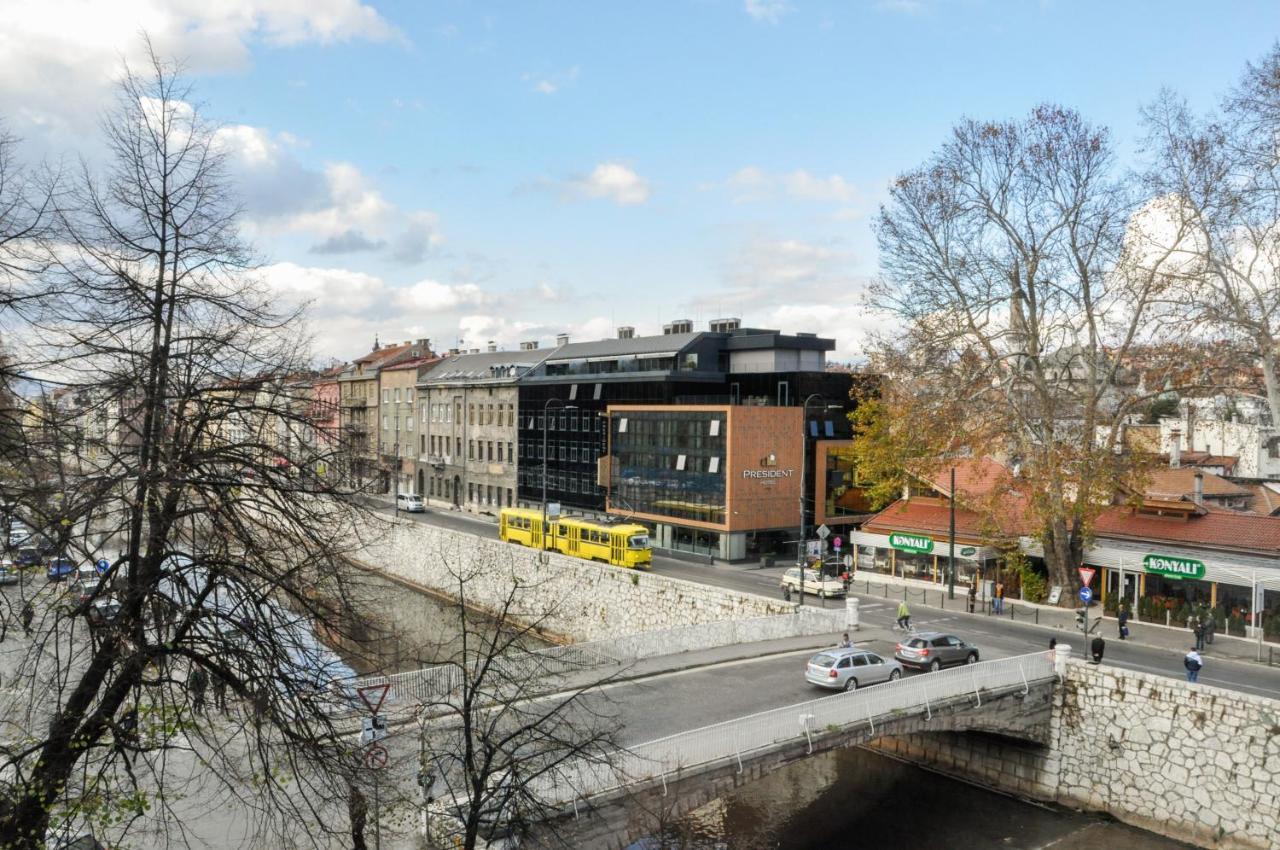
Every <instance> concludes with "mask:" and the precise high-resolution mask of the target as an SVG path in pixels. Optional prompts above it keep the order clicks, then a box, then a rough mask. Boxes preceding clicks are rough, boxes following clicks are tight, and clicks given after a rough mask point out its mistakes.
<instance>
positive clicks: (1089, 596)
mask: <svg viewBox="0 0 1280 850" xmlns="http://www.w3.org/2000/svg"><path fill="white" fill-rule="evenodd" d="M1092 600H1093V591H1092V590H1090V589H1089V588H1087V587H1082V588H1080V601H1081V602H1086V603H1087V602H1090V601H1092Z"/></svg>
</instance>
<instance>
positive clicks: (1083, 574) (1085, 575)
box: [1078, 567, 1097, 587]
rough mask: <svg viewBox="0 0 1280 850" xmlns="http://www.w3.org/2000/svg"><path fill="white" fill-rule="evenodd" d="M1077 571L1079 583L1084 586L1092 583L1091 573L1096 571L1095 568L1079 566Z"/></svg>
mask: <svg viewBox="0 0 1280 850" xmlns="http://www.w3.org/2000/svg"><path fill="white" fill-rule="evenodd" d="M1078 572H1079V573H1080V583H1081V584H1083V585H1084V586H1085V587H1088V586H1089V585H1091V584H1093V574H1094V573H1096V572H1097V570H1095V569H1094V568H1093V567H1080V568H1079V570H1078Z"/></svg>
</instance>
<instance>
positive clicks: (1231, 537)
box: [1094, 507, 1280, 553]
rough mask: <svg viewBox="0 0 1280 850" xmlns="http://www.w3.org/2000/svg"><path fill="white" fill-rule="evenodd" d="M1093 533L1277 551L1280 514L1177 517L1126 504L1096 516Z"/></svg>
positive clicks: (1279, 547) (1213, 513) (1214, 513)
mask: <svg viewBox="0 0 1280 850" xmlns="http://www.w3.org/2000/svg"><path fill="white" fill-rule="evenodd" d="M1094 533H1095V534H1096V535H1097V536H1098V537H1119V538H1130V539H1137V540H1150V541H1154V542H1161V541H1168V542H1171V543H1175V542H1176V543H1190V544H1198V545H1201V546H1217V547H1221V548H1223V549H1237V550H1240V549H1244V550H1253V551H1263V552H1268V553H1277V552H1280V517H1270V516H1259V515H1257V514H1242V513H1236V512H1234V511H1209V512H1207V513H1203V514H1193V515H1191V516H1190V517H1189V518H1187V519H1180V518H1175V517H1162V516H1150V515H1146V514H1141V513H1135V512H1134V510H1133V509H1132V508H1129V507H1113V508H1109V509H1107V510H1106V511H1104V512H1103V513H1102V515H1101V516H1099V517H1098V519H1097V522H1096V523H1095V524H1094Z"/></svg>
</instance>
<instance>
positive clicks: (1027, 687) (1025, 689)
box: [1018, 661, 1031, 697]
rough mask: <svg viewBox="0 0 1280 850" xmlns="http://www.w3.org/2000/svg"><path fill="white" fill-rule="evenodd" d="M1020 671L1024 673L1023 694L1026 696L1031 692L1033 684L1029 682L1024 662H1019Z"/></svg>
mask: <svg viewBox="0 0 1280 850" xmlns="http://www.w3.org/2000/svg"><path fill="white" fill-rule="evenodd" d="M1018 672H1019V673H1020V674H1021V675H1022V695H1023V696H1024V697H1025V696H1026V695H1027V694H1029V693H1031V686H1030V685H1029V684H1027V671H1026V670H1023V669H1022V662H1021V661H1019V662H1018Z"/></svg>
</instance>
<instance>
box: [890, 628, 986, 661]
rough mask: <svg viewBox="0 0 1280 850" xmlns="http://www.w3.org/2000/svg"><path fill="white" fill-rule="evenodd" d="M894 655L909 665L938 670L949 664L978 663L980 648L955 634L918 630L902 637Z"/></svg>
mask: <svg viewBox="0 0 1280 850" xmlns="http://www.w3.org/2000/svg"><path fill="white" fill-rule="evenodd" d="M893 657H894V658H896V659H898V661H900V662H901V663H902V664H904V665H905V666H907V667H916V668H918V669H920V670H938V669H940V668H942V667H944V666H946V665H949V664H976V663H977V661H978V648H977V647H976V646H974V645H973V644H970V643H965V642H964V641H962V640H960V638H958V637H956V636H955V635H947V634H943V633H942V632H917V633H916V634H914V635H911V636H910V637H907V638H903V639H902V641H901V642H900V643H899V644H898V649H897V651H896V652H894V654H893Z"/></svg>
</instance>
